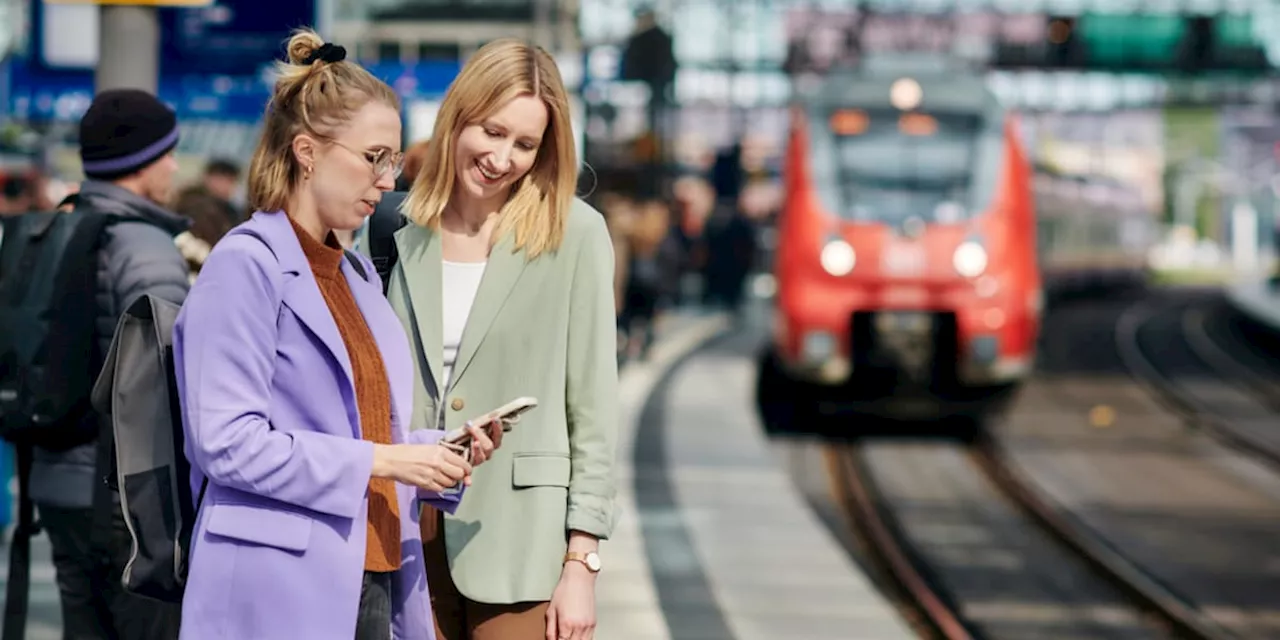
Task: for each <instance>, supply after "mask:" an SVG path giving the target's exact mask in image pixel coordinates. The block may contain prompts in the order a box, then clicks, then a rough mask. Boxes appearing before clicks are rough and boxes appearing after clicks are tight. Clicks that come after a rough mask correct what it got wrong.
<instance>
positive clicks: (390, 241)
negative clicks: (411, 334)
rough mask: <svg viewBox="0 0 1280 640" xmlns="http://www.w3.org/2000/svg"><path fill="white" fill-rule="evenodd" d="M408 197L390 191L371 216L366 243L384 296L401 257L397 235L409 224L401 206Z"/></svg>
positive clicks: (400, 192) (399, 192)
mask: <svg viewBox="0 0 1280 640" xmlns="http://www.w3.org/2000/svg"><path fill="white" fill-rule="evenodd" d="M407 195H408V194H407V193H405V192H404V191H388V192H387V193H384V194H382V200H381V201H380V202H378V208H376V209H374V211H373V215H372V216H369V232H368V234H367V235H366V240H365V242H366V243H367V245H368V247H369V258H370V259H371V260H372V261H373V266H374V268H375V269H377V270H378V277H379V278H381V279H382V292H383V293H384V294H385V293H386V292H387V287H388V286H389V285H390V283H391V270H392V269H394V268H395V266H396V261H397V260H398V259H399V257H400V251H399V250H398V249H396V238H395V234H396V232H397V231H399V230H400V228H401V227H403V226H404V225H405V224H407V223H408V220H407V219H406V218H405V217H404V215H403V214H401V213H400V204H401V203H402V202H404V199H405V196H407Z"/></svg>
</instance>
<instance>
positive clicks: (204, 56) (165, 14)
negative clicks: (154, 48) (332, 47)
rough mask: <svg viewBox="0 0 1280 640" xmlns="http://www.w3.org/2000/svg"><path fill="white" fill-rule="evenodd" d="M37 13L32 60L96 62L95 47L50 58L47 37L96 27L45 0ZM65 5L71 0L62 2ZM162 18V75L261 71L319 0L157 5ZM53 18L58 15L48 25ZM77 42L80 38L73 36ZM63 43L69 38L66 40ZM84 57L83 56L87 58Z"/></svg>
mask: <svg viewBox="0 0 1280 640" xmlns="http://www.w3.org/2000/svg"><path fill="white" fill-rule="evenodd" d="M70 6H71V9H70V10H71V11H77V12H82V11H95V10H97V7H93V6H89V5H83V6H82V5H70ZM28 7H29V10H30V14H29V15H30V16H31V26H32V28H31V30H30V36H31V49H30V52H29V53H30V55H29V57H30V58H31V62H32V64H34V65H35V66H37V67H40V68H43V69H49V70H53V69H59V70H62V69H85V68H92V67H93V60H96V57H97V56H96V53H95V52H93V51H87V52H86V51H80V50H79V49H77V50H76V51H74V52H63V54H60V55H63V57H66V56H71V57H73V58H75V59H76V60H77V62H76V63H74V64H72V63H69V62H67V61H65V60H46V59H45V54H46V53H47V52H48V51H47V47H46V46H45V44H46V43H45V38H46V37H49V36H53V35H56V34H62V37H63V39H64V40H65V39H66V38H67V37H72V38H74V37H75V34H76V33H78V32H76V31H74V30H75V29H77V28H90V29H91V28H93V25H92V24H91V23H90V22H89V21H88V20H87V16H81V17H82V18H84V20H83V23H81V21H78V20H73V21H72V22H73V24H66V22H65V20H63V21H62V22H60V23H58V24H53V22H58V21H59V17H58V16H57V15H53V14H52V13H51V9H49V8H48V7H46V6H45V3H44V2H43V0H28ZM58 8H61V9H62V10H63V11H66V10H68V9H67V7H66V6H62V5H59V7H58ZM157 12H158V14H159V19H160V59H161V64H160V72H161V74H162V75H183V74H233V75H236V74H243V75H249V74H253V73H256V72H257V70H258V69H261V68H262V67H264V66H266V65H270V64H271V62H272V61H273V60H279V59H282V58H283V57H284V53H285V50H284V45H285V41H286V40H287V39H288V38H289V34H290V33H291V32H292V31H293V30H294V29H296V28H298V27H306V26H312V25H314V23H315V21H316V7H315V0H268V1H263V0H216V2H215V4H213V5H211V6H207V7H194V8H177V7H161V8H158V9H157ZM77 15H78V14H77ZM47 21H52V22H51V23H50V24H48V25H46V24H45V23H46V22H47ZM73 42H74V41H73ZM62 44H64V45H65V44H67V43H66V42H63V43H62ZM81 58H83V59H81Z"/></svg>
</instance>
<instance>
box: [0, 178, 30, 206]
mask: <svg viewBox="0 0 1280 640" xmlns="http://www.w3.org/2000/svg"><path fill="white" fill-rule="evenodd" d="M38 210H39V203H38V199H37V193H36V181H35V180H34V178H33V176H31V175H29V174H26V173H11V174H7V175H0V216H6V215H19V214H23V213H28V212H31V211H38Z"/></svg>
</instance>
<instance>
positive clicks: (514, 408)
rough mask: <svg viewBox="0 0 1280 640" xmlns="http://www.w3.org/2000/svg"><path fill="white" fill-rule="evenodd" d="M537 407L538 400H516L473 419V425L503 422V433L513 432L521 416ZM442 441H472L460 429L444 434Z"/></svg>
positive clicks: (469, 435) (452, 442)
mask: <svg viewBox="0 0 1280 640" xmlns="http://www.w3.org/2000/svg"><path fill="white" fill-rule="evenodd" d="M537 406H538V400H537V398H530V397H527V396H526V397H521V398H516V399H515V400H512V401H511V402H508V403H506V404H504V405H502V406H501V407H498V408H497V409H494V410H493V411H490V412H488V413H485V414H482V415H479V416H476V417H474V418H472V419H471V424H474V425H477V426H483V425H487V424H489V423H491V422H494V421H497V420H501V421H502V431H503V432H507V431H511V427H512V425H514V424H515V423H516V422H517V421H519V419H520V416H521V415H523V414H525V413H526V412H528V411H529V410H531V409H533V408H534V407H537ZM440 441H441V442H446V443H449V444H456V445H465V444H468V443H469V442H470V441H471V434H469V433H467V431H466V429H464V428H462V427H458V428H457V429H454V430H452V431H450V432H449V433H446V434H444V437H443V438H441V440H440Z"/></svg>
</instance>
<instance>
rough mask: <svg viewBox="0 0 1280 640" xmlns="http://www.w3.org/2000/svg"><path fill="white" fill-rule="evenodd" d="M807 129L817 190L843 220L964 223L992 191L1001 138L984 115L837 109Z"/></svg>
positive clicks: (816, 115)
mask: <svg viewBox="0 0 1280 640" xmlns="http://www.w3.org/2000/svg"><path fill="white" fill-rule="evenodd" d="M810 124H811V132H812V133H811V135H810V140H811V142H812V146H813V151H814V156H813V158H812V162H811V166H812V169H813V176H814V180H815V186H816V187H817V188H818V190H819V192H820V193H821V194H822V199H823V201H824V202H825V204H826V206H827V207H828V208H829V209H830V210H831V211H832V212H833V213H838V214H839V215H840V216H841V217H843V218H845V219H848V220H856V221H860V222H883V223H886V224H891V225H899V224H902V223H903V222H905V221H906V220H908V219H910V218H919V219H921V220H924V221H926V222H938V223H955V222H960V221H962V220H964V219H966V218H968V217H970V216H973V215H977V214H978V213H980V212H981V211H982V210H983V209H984V208H985V207H986V205H987V202H986V201H987V200H988V199H989V198H990V195H991V192H992V190H993V188H994V184H993V183H994V181H995V176H994V175H993V170H994V168H995V167H996V165H997V163H996V162H995V161H994V159H993V152H998V144H999V136H998V134H997V135H993V133H995V132H994V131H993V127H992V123H991V122H990V121H989V119H988V118H984V117H983V116H982V115H981V114H979V113H974V112H953V113H947V112H933V113H929V112H923V111H899V110H897V109H891V108H884V109H834V110H823V111H813V112H811V117H810ZM993 143H994V144H995V147H994V148H993Z"/></svg>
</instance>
